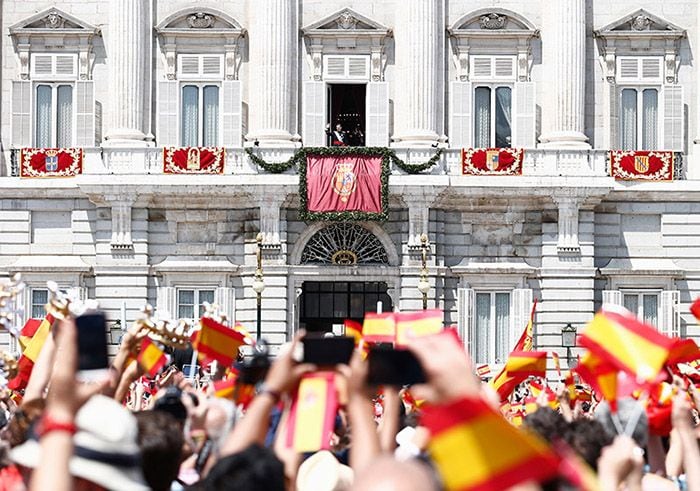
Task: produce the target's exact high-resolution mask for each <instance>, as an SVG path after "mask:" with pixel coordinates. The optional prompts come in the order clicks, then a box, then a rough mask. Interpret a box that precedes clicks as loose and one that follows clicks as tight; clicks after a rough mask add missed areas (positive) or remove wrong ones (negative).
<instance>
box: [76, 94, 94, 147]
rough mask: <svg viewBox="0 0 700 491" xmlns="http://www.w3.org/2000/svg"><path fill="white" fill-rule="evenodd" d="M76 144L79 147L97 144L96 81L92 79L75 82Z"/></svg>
mask: <svg viewBox="0 0 700 491" xmlns="http://www.w3.org/2000/svg"><path fill="white" fill-rule="evenodd" d="M75 122H76V124H75V133H76V134H75V144H76V145H77V146H78V147H94V146H95V83H94V82H93V81H92V80H78V81H76V82H75Z"/></svg>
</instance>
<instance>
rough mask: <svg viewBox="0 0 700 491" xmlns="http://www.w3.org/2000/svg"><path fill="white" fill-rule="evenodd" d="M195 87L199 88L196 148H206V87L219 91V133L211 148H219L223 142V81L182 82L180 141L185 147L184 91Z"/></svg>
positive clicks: (179, 109) (180, 91)
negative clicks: (186, 88)
mask: <svg viewBox="0 0 700 491" xmlns="http://www.w3.org/2000/svg"><path fill="white" fill-rule="evenodd" d="M188 86H193V87H197V96H198V99H197V145H194V146H196V147H204V88H205V87H216V88H217V89H218V94H217V96H218V111H217V113H218V118H217V122H216V124H217V132H216V143H215V145H210V146H214V147H216V146H219V145H220V142H221V132H222V131H223V127H222V115H221V114H222V111H221V96H222V94H221V91H222V83H221V81H218V82H217V81H203V80H181V83H180V90H179V91H178V108H177V111H178V121H179V123H180V128H179V141H180V146H185V142H184V138H183V136H184V135H183V110H182V104H183V101H184V90H185V87H188Z"/></svg>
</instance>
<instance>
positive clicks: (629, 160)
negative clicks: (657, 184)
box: [610, 150, 674, 181]
mask: <svg viewBox="0 0 700 491" xmlns="http://www.w3.org/2000/svg"><path fill="white" fill-rule="evenodd" d="M673 164H674V157H673V152H659V151H634V150H629V151H626V150H611V151H610V175H611V176H612V177H614V178H615V179H622V180H626V181H636V180H639V181H672V180H673Z"/></svg>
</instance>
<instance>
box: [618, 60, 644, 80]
mask: <svg viewBox="0 0 700 491" xmlns="http://www.w3.org/2000/svg"><path fill="white" fill-rule="evenodd" d="M617 79H618V80H619V81H621V82H632V81H638V80H639V60H638V58H626V57H622V56H620V57H618V58H617Z"/></svg>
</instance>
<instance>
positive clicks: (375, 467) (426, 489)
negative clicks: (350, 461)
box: [351, 456, 438, 491]
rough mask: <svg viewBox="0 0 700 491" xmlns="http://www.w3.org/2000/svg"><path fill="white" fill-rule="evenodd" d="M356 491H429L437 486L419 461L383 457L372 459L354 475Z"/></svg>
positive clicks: (431, 475)
mask: <svg viewBox="0 0 700 491" xmlns="http://www.w3.org/2000/svg"><path fill="white" fill-rule="evenodd" d="M351 489H353V490H357V491H430V490H437V489H438V484H437V482H436V481H435V479H434V477H433V474H432V473H431V470H430V468H429V467H428V465H427V464H425V463H423V462H421V461H419V460H415V459H413V460H408V461H405V462H399V461H398V460H395V459H393V458H392V457H389V456H385V457H379V458H377V459H374V460H373V462H372V463H371V464H369V465H368V466H367V467H365V468H364V469H363V470H362V472H360V473H358V474H356V475H355V480H354V482H353V485H352V488H351Z"/></svg>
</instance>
